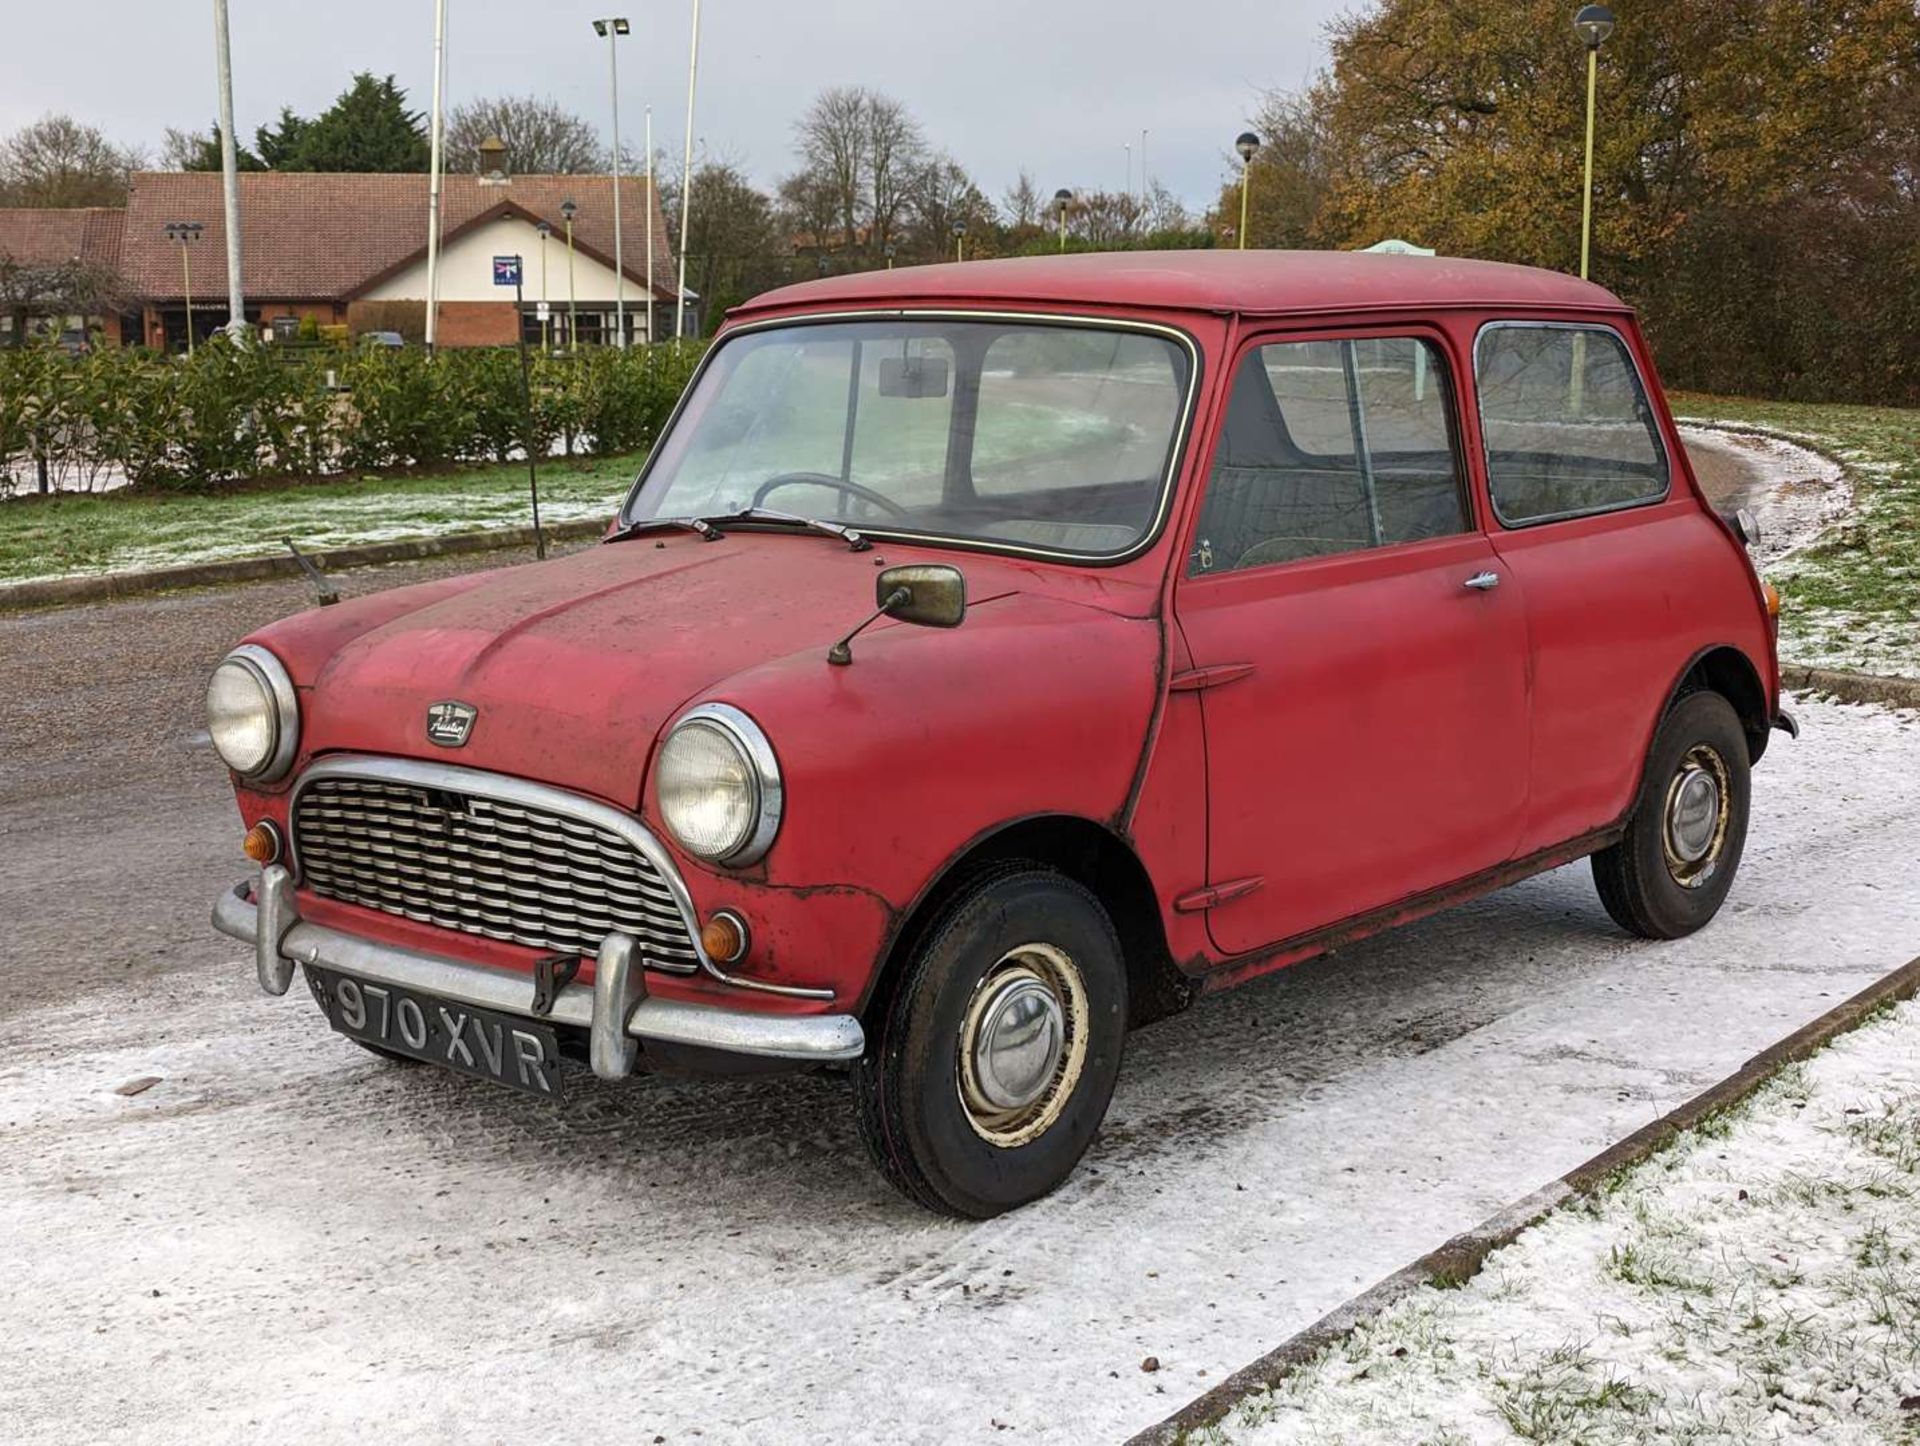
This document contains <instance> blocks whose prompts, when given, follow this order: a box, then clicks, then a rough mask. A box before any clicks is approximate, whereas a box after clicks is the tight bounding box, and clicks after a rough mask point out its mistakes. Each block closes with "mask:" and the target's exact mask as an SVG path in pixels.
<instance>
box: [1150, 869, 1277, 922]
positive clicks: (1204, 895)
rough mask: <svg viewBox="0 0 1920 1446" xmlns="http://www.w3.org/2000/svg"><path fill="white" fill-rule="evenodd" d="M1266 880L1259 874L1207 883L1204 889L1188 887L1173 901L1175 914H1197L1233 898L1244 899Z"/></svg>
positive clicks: (1229, 901) (1217, 906)
mask: <svg viewBox="0 0 1920 1446" xmlns="http://www.w3.org/2000/svg"><path fill="white" fill-rule="evenodd" d="M1265 882H1266V879H1265V878H1264V877H1262V876H1261V875H1259V874H1255V875H1253V877H1251V878H1246V879H1229V880H1227V882H1226V883H1224V884H1209V885H1207V887H1206V888H1204V889H1188V890H1187V892H1186V893H1184V894H1180V895H1178V896H1177V897H1176V898H1175V899H1174V901H1173V911H1174V913H1176V914H1198V913H1202V912H1204V911H1205V910H1207V909H1217V908H1219V907H1220V905H1222V904H1226V903H1231V902H1232V901H1233V900H1235V899H1244V898H1245V897H1246V896H1247V895H1248V894H1251V893H1252V892H1253V891H1254V890H1255V889H1257V888H1259V887H1260V886H1261V885H1262V884H1264V883H1265Z"/></svg>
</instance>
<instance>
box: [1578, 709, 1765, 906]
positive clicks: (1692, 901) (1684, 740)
mask: <svg viewBox="0 0 1920 1446" xmlns="http://www.w3.org/2000/svg"><path fill="white" fill-rule="evenodd" d="M1749 767H1750V764H1749V759H1748V754H1747V737H1746V734H1745V732H1744V731H1743V730H1742V728H1741V725H1740V716H1739V715H1738V714H1737V713H1735V712H1734V710H1733V705H1732V704H1731V703H1729V702H1728V701H1727V700H1726V699H1725V698H1723V697H1721V695H1720V694H1718V693H1707V692H1696V693H1684V694H1682V695H1681V696H1680V697H1679V698H1677V699H1676V700H1675V701H1674V703H1673V706H1672V707H1670V708H1669V709H1668V710H1667V716H1666V717H1665V718H1663V719H1661V721H1660V726H1659V727H1658V728H1657V729H1656V730H1655V731H1654V737H1653V745H1652V747H1651V748H1650V749H1649V750H1648V752H1647V761H1646V767H1645V771H1644V772H1643V774H1642V778H1643V780H1644V781H1643V783H1642V785H1641V788H1640V792H1639V796H1638V798H1637V799H1636V801H1635V803H1634V807H1633V811H1632V812H1631V813H1630V814H1629V815H1628V816H1627V820H1626V827H1625V828H1624V829H1623V830H1622V832H1621V835H1620V841H1619V842H1618V843H1615V844H1612V845H1610V846H1609V847H1607V848H1604V849H1602V850H1600V852H1598V853H1596V854H1595V855H1594V856H1593V881H1594V884H1595V886H1596V887H1597V888H1598V889H1599V891H1600V902H1601V903H1602V904H1604V905H1605V906H1606V910H1607V912H1608V913H1609V914H1611V915H1612V916H1613V919H1614V921H1615V922H1616V923H1618V924H1619V925H1620V927H1621V928H1623V929H1629V930H1631V931H1632V932H1633V933H1636V934H1638V935H1640V936H1641V937H1642V938H1647V939H1678V938H1680V937H1681V936H1682V935H1683V934H1691V933H1692V932H1693V931H1694V930H1695V929H1698V928H1699V927H1701V925H1703V924H1705V923H1706V922H1707V921H1708V920H1709V919H1711V918H1712V917H1713V916H1714V914H1715V913H1716V912H1717V911H1718V910H1719V908H1720V905H1721V904H1722V903H1723V902H1724V901H1725V900H1726V897H1727V891H1728V890H1729V889H1730V888H1732V887H1733V877H1734V874H1735V873H1736V872H1737V871H1738V869H1739V867H1740V854H1741V851H1742V849H1743V848H1744V847H1745V845H1746V839H1747V815H1748V809H1749V803H1750V799H1749V793H1750V787H1751V778H1750V772H1749Z"/></svg>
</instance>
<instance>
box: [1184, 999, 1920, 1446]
mask: <svg viewBox="0 0 1920 1446" xmlns="http://www.w3.org/2000/svg"><path fill="white" fill-rule="evenodd" d="M1196 1439H1197V1440H1198V1441H1203V1442H1214V1443H1220V1446H1225V1443H1229V1442H1231V1443H1237V1446H1286V1443H1294V1442H1323V1441H1339V1442H1344V1443H1352V1446H1363V1443H1370V1442H1379V1443H1399V1442H1405V1441H1414V1440H1420V1441H1447V1442H1506V1441H1515V1440H1530V1441H1573V1440H1578V1441H1582V1442H1593V1443H1603V1442H1621V1443H1637V1442H1642V1441H1647V1440H1650V1439H1659V1440H1668V1441H1672V1440H1683V1441H1718V1442H1729V1443H1747V1442H1760V1441H1787V1440H1796V1441H1797V1440H1808V1441H1811V1440H1819V1441H1828V1442H1856V1441H1857V1442H1881V1441H1892V1440H1896V1439H1904V1440H1917V1439H1920V1002H1912V1001H1910V1002H1908V1003H1907V1004H1905V1005H1902V1006H1900V1007H1899V1008H1898V1009H1897V1010H1896V1011H1894V1012H1892V1013H1890V1014H1887V1015H1885V1016H1883V1017H1881V1018H1880V1019H1879V1020H1877V1021H1875V1022H1873V1023H1870V1024H1868V1025H1866V1026H1864V1027H1862V1028H1861V1029H1859V1030H1857V1031H1855V1032H1854V1033H1852V1034H1849V1035H1845V1036H1842V1037H1841V1038H1840V1039H1839V1040H1838V1041H1837V1042H1836V1043H1834V1044H1833V1045H1832V1046H1830V1047H1829V1048H1828V1049H1827V1050H1825V1051H1824V1052H1822V1053H1821V1054H1819V1055H1817V1056H1815V1057H1814V1058H1813V1059H1812V1060H1811V1061H1809V1062H1808V1063H1806V1064H1804V1065H1795V1066H1791V1067H1789V1068H1788V1069H1787V1070H1785V1071H1784V1072H1782V1074H1780V1075H1779V1076H1777V1077H1776V1078H1775V1080H1774V1081H1773V1082H1772V1083H1771V1084H1769V1085H1768V1086H1766V1087H1765V1088H1764V1089H1763V1090H1762V1091H1761V1092H1760V1093H1759V1094H1758V1095H1756V1096H1754V1097H1753V1098H1752V1099H1750V1100H1749V1101H1748V1102H1747V1103H1746V1104H1745V1105H1743V1106H1740V1107H1736V1108H1735V1109H1734V1110H1733V1111H1730V1112H1728V1113H1727V1114H1724V1115H1721V1116H1718V1117H1716V1118H1714V1119H1711V1120H1709V1121H1708V1122H1707V1123H1706V1124H1704V1125H1703V1126H1702V1127H1701V1128H1700V1129H1698V1130H1697V1131H1695V1132H1694V1133H1692V1134H1690V1135H1689V1136H1687V1137H1686V1138H1685V1139H1684V1140H1683V1141H1682V1142H1680V1143H1679V1144H1677V1145H1676V1146H1674V1147H1673V1148H1670V1149H1668V1150H1666V1151H1663V1152H1662V1153H1660V1154H1658V1155H1656V1156H1654V1157H1653V1158H1652V1159H1650V1160H1647V1161H1645V1162H1643V1163H1642V1164H1641V1165H1640V1166H1638V1167H1637V1168H1635V1169H1634V1170H1632V1171H1630V1172H1628V1173H1627V1174H1626V1175H1625V1176H1624V1177H1621V1178H1620V1179H1618V1180H1616V1181H1615V1182H1613V1183H1612V1184H1611V1186H1610V1187H1609V1188H1608V1189H1606V1190H1605V1192H1604V1193H1602V1194H1601V1195H1599V1196H1597V1197H1595V1198H1593V1199H1591V1200H1587V1201H1583V1202H1579V1203H1576V1204H1571V1205H1568V1206H1566V1207H1563V1208H1562V1209H1561V1210H1559V1211H1557V1212H1555V1213H1554V1214H1553V1215H1551V1216H1549V1217H1548V1218H1547V1220H1546V1221H1544V1222H1543V1223H1541V1224H1540V1225H1538V1226H1535V1227H1534V1228H1532V1229H1529V1230H1528V1231H1526V1232H1525V1233H1524V1234H1523V1235H1521V1236H1520V1237H1519V1239H1517V1240H1516V1241H1514V1243H1513V1244H1511V1245H1509V1246H1507V1247H1506V1248H1505V1249H1502V1250H1499V1251H1496V1252H1495V1253H1494V1254H1492V1255H1491V1256H1489V1257H1488V1258H1487V1261H1486V1265H1485V1268H1484V1269H1483V1271H1482V1272H1481V1273H1480V1274H1479V1275H1478V1276H1476V1277H1475V1278H1474V1279H1473V1280H1471V1281H1470V1282H1468V1283H1467V1284H1466V1285H1465V1286H1464V1287H1461V1288H1458V1289H1452V1290H1443V1289H1438V1288H1434V1287H1427V1288H1424V1289H1422V1290H1420V1291H1418V1292H1416V1293H1415V1294H1414V1295H1412V1296H1409V1297H1407V1298H1406V1299H1404V1300H1402V1301H1400V1302H1399V1303H1397V1304H1396V1305H1394V1306H1393V1307H1391V1308H1390V1309H1389V1310H1387V1311H1386V1312H1385V1313H1384V1314H1383V1315H1381V1316H1380V1317H1379V1318H1378V1319H1377V1320H1375V1321H1373V1322H1372V1323H1370V1324H1369V1325H1367V1326H1366V1327H1364V1328H1362V1329H1361V1330H1359V1331H1357V1332H1356V1333H1355V1334H1354V1335H1352V1336H1351V1337H1349V1338H1348V1339H1346V1340H1345V1341H1342V1342H1340V1343H1339V1344H1337V1345H1336V1346H1334V1347H1332V1348H1331V1349H1330V1350H1328V1351H1326V1352H1324V1353H1323V1354H1322V1355H1321V1356H1320V1357H1319V1358H1318V1359H1316V1360H1315V1361H1313V1362H1311V1363H1309V1364H1308V1365H1307V1366H1306V1367H1304V1368H1303V1369H1302V1370H1300V1371H1299V1372H1298V1373H1297V1374H1295V1375H1293V1376H1291V1377H1289V1378H1287V1379H1285V1380H1283V1381H1282V1382H1281V1383H1280V1384H1279V1386H1278V1387H1276V1388H1275V1389H1274V1390H1273V1391H1271V1392H1267V1393H1262V1394H1260V1395H1258V1396H1255V1397H1252V1398H1251V1399H1249V1400H1248V1401H1246V1402H1245V1403H1244V1404H1243V1405H1242V1406H1241V1407H1240V1408H1239V1409H1238V1410H1236V1411H1235V1412H1234V1413H1233V1414H1232V1415H1230V1416H1229V1417H1228V1418H1227V1419H1226V1421H1224V1422H1223V1423H1222V1424H1221V1426H1220V1427H1218V1428H1216V1429H1214V1430H1210V1431H1205V1432H1201V1433H1199V1434H1198V1435H1197V1437H1196Z"/></svg>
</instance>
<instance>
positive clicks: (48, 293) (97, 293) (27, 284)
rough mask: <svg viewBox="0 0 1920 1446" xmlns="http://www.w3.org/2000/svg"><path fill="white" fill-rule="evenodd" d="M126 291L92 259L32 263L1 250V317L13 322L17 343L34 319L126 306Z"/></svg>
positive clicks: (92, 313) (118, 280)
mask: <svg viewBox="0 0 1920 1446" xmlns="http://www.w3.org/2000/svg"><path fill="white" fill-rule="evenodd" d="M125 291H126V288H125V285H124V283H123V282H122V281H121V280H120V278H119V277H118V276H116V275H115V274H114V273H113V272H111V271H108V270H106V269H104V268H102V267H99V266H94V265H91V264H89V263H88V262H84V261H77V260H76V261H62V262H56V263H53V264H51V265H32V264H29V263H27V262H24V261H19V260H16V259H15V258H14V257H12V256H9V255H7V254H6V253H5V252H0V316H4V317H6V318H8V319H9V320H10V321H11V322H12V327H11V328H10V332H9V334H10V336H11V338H12V341H13V343H14V344H16V345H17V344H18V343H20V342H21V341H23V340H24V339H25V338H26V335H27V330H28V327H27V323H28V322H29V321H30V320H31V319H33V318H37V317H51V318H54V319H56V320H63V319H64V318H66V317H69V316H79V317H83V318H84V317H88V316H95V315H98V314H99V313H101V312H105V311H112V310H115V309H117V308H118V307H120V306H123V305H124V304H125V301H126V297H125Z"/></svg>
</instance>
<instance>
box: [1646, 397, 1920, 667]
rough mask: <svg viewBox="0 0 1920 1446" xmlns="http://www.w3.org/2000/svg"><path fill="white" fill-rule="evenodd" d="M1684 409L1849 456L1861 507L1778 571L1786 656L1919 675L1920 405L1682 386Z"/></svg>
mask: <svg viewBox="0 0 1920 1446" xmlns="http://www.w3.org/2000/svg"><path fill="white" fill-rule="evenodd" d="M1671 400H1672V403H1673V409H1674V411H1675V412H1676V413H1678V414H1680V415H1682V416H1689V417H1699V418H1710V419H1713V420H1717V421H1729V422H1745V423H1749V424H1752V425H1755V426H1759V427H1763V428H1766V429H1767V430H1770V431H1776V432H1780V433H1782V434H1784V435H1787V436H1789V437H1791V438H1793V439H1795V440H1799V441H1802V442H1804V443H1806V444H1808V445H1810V446H1813V447H1815V448H1817V449H1818V450H1820V451H1822V452H1825V453H1827V454H1829V455H1830V456H1834V457H1837V458H1838V459H1840V461H1841V463H1842V465H1843V466H1844V467H1845V468H1846V470H1847V476H1848V481H1849V483H1850V484H1851V485H1852V488H1853V511H1852V513H1851V514H1850V515H1849V516H1847V517H1846V518H1845V519H1843V520H1842V521H1841V522H1839V523H1838V524H1837V525H1836V526H1834V527H1832V528H1830V529H1828V531H1827V533H1826V535H1825V536H1824V537H1823V538H1822V539H1821V540H1820V541H1819V542H1818V543H1816V544H1815V545H1813V546H1812V547H1809V548H1806V549H1805V550H1803V551H1802V552H1800V553H1798V554H1796V555H1795V556H1794V557H1792V558H1790V559H1788V560H1787V561H1786V562H1784V563H1782V564H1780V565H1779V566H1777V567H1775V568H1773V569H1771V571H1770V576H1771V578H1772V580H1773V582H1774V583H1775V585H1776V586H1778V587H1779V589H1780V595H1781V602H1782V610H1781V616H1780V653H1781V656H1782V657H1783V658H1787V659H1789V660H1791V661H1794V662H1801V663H1814V664H1825V665H1830V666H1837V667H1851V668H1859V669H1863V670H1865V671H1869V672H1880V673H1898V674H1901V675H1903V676H1906V677H1916V676H1920V411H1911V410H1906V409H1903V408H1897V407H1853V406H1841V405H1838V404H1832V403H1816V402H1758V401H1752V400H1749V399H1746V398H1741V397H1714V396H1702V395H1699V394H1693V393H1684V392H1683V393H1676V394H1675V395H1674V396H1673V397H1672V398H1671Z"/></svg>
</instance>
